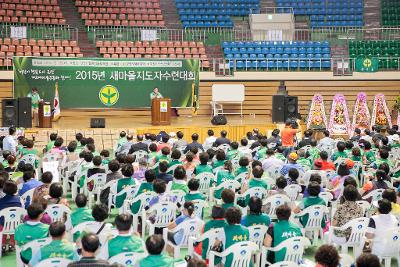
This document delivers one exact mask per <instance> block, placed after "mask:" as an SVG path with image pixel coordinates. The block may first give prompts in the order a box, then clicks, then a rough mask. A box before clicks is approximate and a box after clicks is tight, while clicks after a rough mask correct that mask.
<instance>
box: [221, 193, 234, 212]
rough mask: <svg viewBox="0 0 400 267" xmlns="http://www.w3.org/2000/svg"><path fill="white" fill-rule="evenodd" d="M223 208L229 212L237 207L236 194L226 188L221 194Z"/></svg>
mask: <svg viewBox="0 0 400 267" xmlns="http://www.w3.org/2000/svg"><path fill="white" fill-rule="evenodd" d="M221 200H222V207H223V208H224V209H225V210H227V209H229V208H230V207H233V206H235V192H233V191H232V190H231V189H228V188H225V189H224V190H222V192H221Z"/></svg>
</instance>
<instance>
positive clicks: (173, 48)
mask: <svg viewBox="0 0 400 267" xmlns="http://www.w3.org/2000/svg"><path fill="white" fill-rule="evenodd" d="M96 47H97V48H99V50H100V54H101V55H102V56H103V57H105V58H199V59H201V64H202V67H204V68H208V67H209V62H208V59H207V55H206V50H205V47H204V44H203V43H202V42H186V41H183V42H180V41H176V42H172V41H154V42H147V41H143V42H140V41H137V42H133V41H97V42H96Z"/></svg>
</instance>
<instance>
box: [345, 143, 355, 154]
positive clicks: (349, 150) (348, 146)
mask: <svg viewBox="0 0 400 267" xmlns="http://www.w3.org/2000/svg"><path fill="white" fill-rule="evenodd" d="M345 145H346V149H345V150H344V152H345V153H346V155H347V157H351V151H352V149H353V147H354V144H353V141H351V140H347V141H346V142H345Z"/></svg>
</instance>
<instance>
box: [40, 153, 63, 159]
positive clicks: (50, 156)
mask: <svg viewBox="0 0 400 267" xmlns="http://www.w3.org/2000/svg"><path fill="white" fill-rule="evenodd" d="M59 159H60V154H59V153H46V154H44V156H43V158H42V160H43V161H58V160H59Z"/></svg>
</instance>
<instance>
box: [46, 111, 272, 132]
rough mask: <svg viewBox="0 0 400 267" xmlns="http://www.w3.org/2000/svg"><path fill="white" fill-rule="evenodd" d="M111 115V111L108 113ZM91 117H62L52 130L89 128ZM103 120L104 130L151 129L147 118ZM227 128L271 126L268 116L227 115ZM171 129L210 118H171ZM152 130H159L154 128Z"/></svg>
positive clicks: (203, 122) (204, 123)
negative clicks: (104, 123)
mask: <svg viewBox="0 0 400 267" xmlns="http://www.w3.org/2000/svg"><path fill="white" fill-rule="evenodd" d="M110 113H112V111H110ZM92 117H93V116H90V115H85V114H83V115H82V114H79V113H78V112H77V114H76V116H68V117H66V116H64V117H61V118H60V119H59V120H58V121H57V122H53V129H76V128H84V129H85V128H90V118H92ZM104 118H105V121H106V128H111V129H114V128H152V127H153V126H152V125H151V118H150V117H149V116H130V115H128V116H122V115H116V116H112V115H108V116H106V117H104ZM227 119H228V124H227V125H228V126H243V125H263V126H266V125H269V126H274V125H275V124H272V122H271V118H270V117H269V116H255V117H254V116H249V115H246V116H243V118H241V117H240V116H236V115H227ZM170 126H171V127H178V128H180V127H211V126H213V125H212V124H211V118H210V116H204V115H202V116H200V115H194V116H191V115H182V116H179V117H172V118H171V125H170ZM154 128H160V127H158V126H154Z"/></svg>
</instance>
